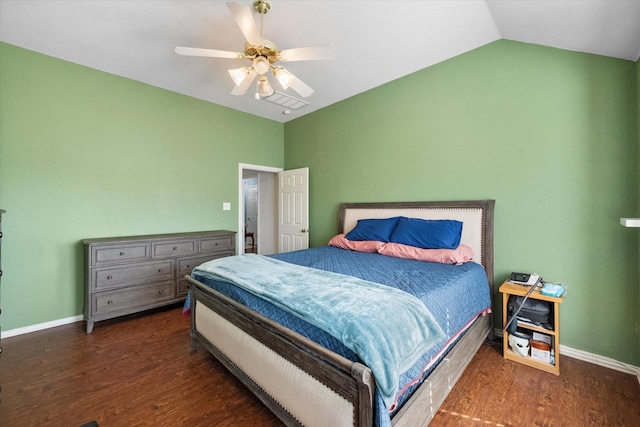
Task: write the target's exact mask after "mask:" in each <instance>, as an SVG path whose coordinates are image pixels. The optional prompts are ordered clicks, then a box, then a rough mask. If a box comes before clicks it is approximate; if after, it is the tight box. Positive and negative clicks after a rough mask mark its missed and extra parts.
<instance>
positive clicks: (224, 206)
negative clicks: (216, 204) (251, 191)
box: [222, 202, 231, 211]
mask: <svg viewBox="0 0 640 427" xmlns="http://www.w3.org/2000/svg"><path fill="white" fill-rule="evenodd" d="M222 210H223V211H230V210H231V203H229V202H224V203H222Z"/></svg>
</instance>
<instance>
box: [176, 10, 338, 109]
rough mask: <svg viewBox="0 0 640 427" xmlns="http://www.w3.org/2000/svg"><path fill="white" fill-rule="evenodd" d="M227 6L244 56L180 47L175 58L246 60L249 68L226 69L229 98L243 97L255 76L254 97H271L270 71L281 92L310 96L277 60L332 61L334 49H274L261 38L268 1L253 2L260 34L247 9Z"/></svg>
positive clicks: (326, 47) (309, 92) (310, 92)
mask: <svg viewBox="0 0 640 427" xmlns="http://www.w3.org/2000/svg"><path fill="white" fill-rule="evenodd" d="M227 7H228V8H229V10H230V11H231V14H232V15H233V18H234V19H235V21H236V23H237V24H238V26H239V27H240V31H242V34H244V37H245V39H246V40H247V41H246V43H245V45H244V53H240V52H230V51H226V50H215V49H200V48H194V47H180V46H179V47H176V49H175V52H176V53H177V54H178V55H185V56H205V57H211V58H232V59H248V60H249V61H251V65H249V66H247V67H241V68H234V69H230V70H229V74H230V75H231V78H232V79H233V81H234V83H235V84H236V86H235V87H234V88H233V90H232V91H231V93H232V94H233V95H244V94H245V93H246V92H247V89H249V87H250V86H251V83H252V82H253V81H254V80H255V78H256V77H258V81H257V84H256V94H255V98H256V99H260V98H262V97H266V96H271V95H273V93H274V90H273V87H272V86H271V84H270V83H269V80H268V79H267V73H268V72H269V71H270V72H271V73H272V74H273V75H274V76H275V78H276V80H278V82H279V83H280V85H281V86H282V88H283V89H285V90H286V89H288V88H291V89H293V90H295V91H296V92H297V93H298V94H300V95H301V96H303V97H308V96H310V95H311V94H312V93H313V89H312V88H310V87H309V86H307V85H306V84H305V83H304V82H303V81H302V80H300V79H299V78H297V77H296V76H294V75H293V74H292V73H291V72H290V71H288V70H287V69H285V68H284V67H283V66H281V65H275V64H276V62H278V61H281V62H292V61H309V60H316V59H332V58H334V57H335V49H334V47H333V46H332V45H330V44H327V45H320V46H310V47H301V48H295V49H285V50H278V48H277V47H276V45H275V44H274V43H273V42H271V41H269V40H267V39H264V38H263V36H262V34H263V33H262V30H263V28H262V27H263V23H264V22H263V21H264V15H265V14H266V13H267V12H268V11H269V10H270V9H271V5H270V4H269V2H268V1H266V0H257V1H254V3H253V8H254V9H255V10H256V11H257V12H258V13H259V14H260V31H258V26H257V25H256V22H255V20H254V19H253V16H252V12H251V8H249V7H248V6H244V5H241V4H239V3H235V2H228V3H227Z"/></svg>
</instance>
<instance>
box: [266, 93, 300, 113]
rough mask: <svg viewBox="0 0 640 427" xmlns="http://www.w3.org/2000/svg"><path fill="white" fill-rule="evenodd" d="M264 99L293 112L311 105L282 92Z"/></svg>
mask: <svg viewBox="0 0 640 427" xmlns="http://www.w3.org/2000/svg"><path fill="white" fill-rule="evenodd" d="M262 99H264V100H265V101H269V102H272V103H274V104H277V105H280V106H281V107H285V108H289V109H291V110H297V109H299V108H302V107H304V106H305V105H309V103H308V102H306V101H302V100H301V99H297V98H294V97H292V96H289V95H285V94H284V93H280V92H275V93H274V94H273V95H271V96H267V97H265V98H262Z"/></svg>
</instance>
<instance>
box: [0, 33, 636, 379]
mask: <svg viewBox="0 0 640 427" xmlns="http://www.w3.org/2000/svg"><path fill="white" fill-rule="evenodd" d="M638 86H640V65H638V63H636V64H634V63H632V62H629V61H622V60H616V59H611V58H605V57H600V56H595V55H587V54H580V53H574V52H567V51H562V50H557V49H551V48H545V47H540V46H534V45H527V44H522V43H516V42H509V41H499V42H495V43H492V44H490V45H487V46H485V47H482V48H480V49H476V50H474V51H472V52H469V53H467V54H464V55H461V56H458V57H456V58H454V59H451V60H449V61H446V62H444V63H441V64H438V65H436V66H433V67H430V68H427V69H425V70H422V71H420V72H417V73H415V74H412V75H410V76H407V77H405V78H402V79H399V80H396V81H394V82H391V83H388V84H386V85H383V86H381V87H378V88H376V89H374V90H371V91H368V92H365V93H363V94H360V95H358V96H355V97H353V98H350V99H347V100H345V101H343V102H340V103H338V104H335V105H332V106H330V107H327V108H325V109H322V110H319V111H316V112H314V113H312V114H309V115H307V116H304V117H302V118H300V119H297V120H294V121H292V122H289V123H287V124H286V125H284V126H283V125H282V124H280V123H276V122H272V121H269V120H264V119H260V118H257V117H255V116H251V115H247V114H243V113H239V112H237V111H232V110H230V109H226V108H223V107H220V106H216V105H212V104H209V103H206V102H203V101H199V100H196V99H193V98H189V97H185V96H182V95H178V94H175V93H171V92H168V91H165V90H162V89H158V88H154V87H151V86H147V85H144V84H141V83H138V82H134V81H130V80H127V79H124V78H120V77H116V76H113V75H110V74H106V73H102V72H99V71H96V70H91V69H87V68H84V67H81V66H78V65H75V64H71V63H68V62H64V61H61V60H57V59H54V58H50V57H47V56H44V55H40V54H37V53H34V52H30V51H27V50H23V49H20V48H17V47H14V46H11V45H7V44H1V43H0V207H1V208H3V209H6V210H7V214H6V216H4V217H3V219H4V222H5V224H4V229H5V238H4V239H3V255H4V256H3V267H4V268H3V270H4V273H5V274H4V277H3V282H2V311H3V313H2V319H1V322H2V329H3V330H8V329H13V328H18V327H22V326H28V325H33V324H38V323H42V322H46V321H50V320H57V319H61V318H66V317H70V316H74V315H77V314H80V313H82V309H83V292H84V290H83V284H82V283H83V266H82V248H81V246H80V244H79V241H80V240H81V239H83V238H88V237H101V236H116V235H127V234H147V233H165V232H174V231H192V230H203V229H219V228H222V229H232V230H233V229H235V228H236V227H237V217H238V214H237V206H236V205H237V200H238V194H237V189H238V183H237V179H238V175H237V174H238V166H237V164H238V163H239V162H242V163H250V164H261V165H268V166H275V167H282V166H285V167H287V168H295V167H300V166H309V167H310V173H311V177H310V180H311V182H310V187H311V227H310V228H311V229H312V230H314V233H313V234H312V240H311V243H312V245H313V246H318V245H323V244H326V242H327V240H328V239H329V238H330V237H331V236H332V235H333V234H335V231H336V229H337V219H336V216H337V209H338V204H339V203H340V202H343V201H354V202H355V201H384V200H437V199H440V200H452V199H484V198H493V199H496V228H495V239H496V242H495V243H496V282H498V283H499V282H500V281H501V280H503V279H504V277H505V276H506V275H507V274H508V273H509V272H510V271H512V270H524V271H535V272H537V273H539V274H541V275H543V276H544V277H545V278H546V279H548V280H556V281H560V282H562V283H565V284H566V285H567V287H568V289H569V292H568V294H567V297H566V299H565V303H564V304H563V306H562V310H561V319H562V343H563V344H565V345H568V346H571V347H573V348H576V349H581V350H585V351H589V352H592V353H595V354H598V355H603V356H608V357H612V358H614V359H617V360H620V361H623V362H627V363H631V364H633V365H636V366H638V365H640V334H639V333H638V330H637V328H638V326H637V325H638V323H640V313H639V312H640V310H639V306H640V271H638V259H639V250H638V249H639V247H640V244H639V241H640V236H639V235H638V234H639V233H638V232H637V230H632V229H625V228H624V227H621V226H620V225H619V218H620V217H623V216H632V215H639V216H640V194H639V191H638V188H639V185H640V171H639V168H638V164H639V163H640V149H639V148H640V130H639V129H640V112H639V111H638V108H637V105H638V104H640V91H639V90H638ZM252 141H257V142H255V143H254V142H252ZM285 159H286V162H285ZM223 201H230V202H231V203H232V206H233V209H232V211H229V212H223V211H222V209H221V207H222V202H223ZM496 288H497V287H496ZM495 298H500V295H499V294H496V295H495ZM497 301H499V300H497ZM499 309H500V307H499V305H496V315H497V316H500V315H501V313H500V312H499ZM634 323H635V325H634ZM632 343H637V345H634V344H632Z"/></svg>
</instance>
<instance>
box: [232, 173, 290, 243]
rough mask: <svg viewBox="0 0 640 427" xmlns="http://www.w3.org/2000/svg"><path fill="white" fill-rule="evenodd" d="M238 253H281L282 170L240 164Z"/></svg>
mask: <svg viewBox="0 0 640 427" xmlns="http://www.w3.org/2000/svg"><path fill="white" fill-rule="evenodd" d="M238 169H239V179H238V181H239V189H238V194H239V200H238V238H237V239H236V241H237V249H236V252H237V253H238V254H244V253H257V254H262V255H268V254H273V253H277V252H278V236H277V230H278V179H277V177H278V172H280V171H282V168H273V167H269V166H259V165H251V164H245V163H240V164H239V168H238Z"/></svg>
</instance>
